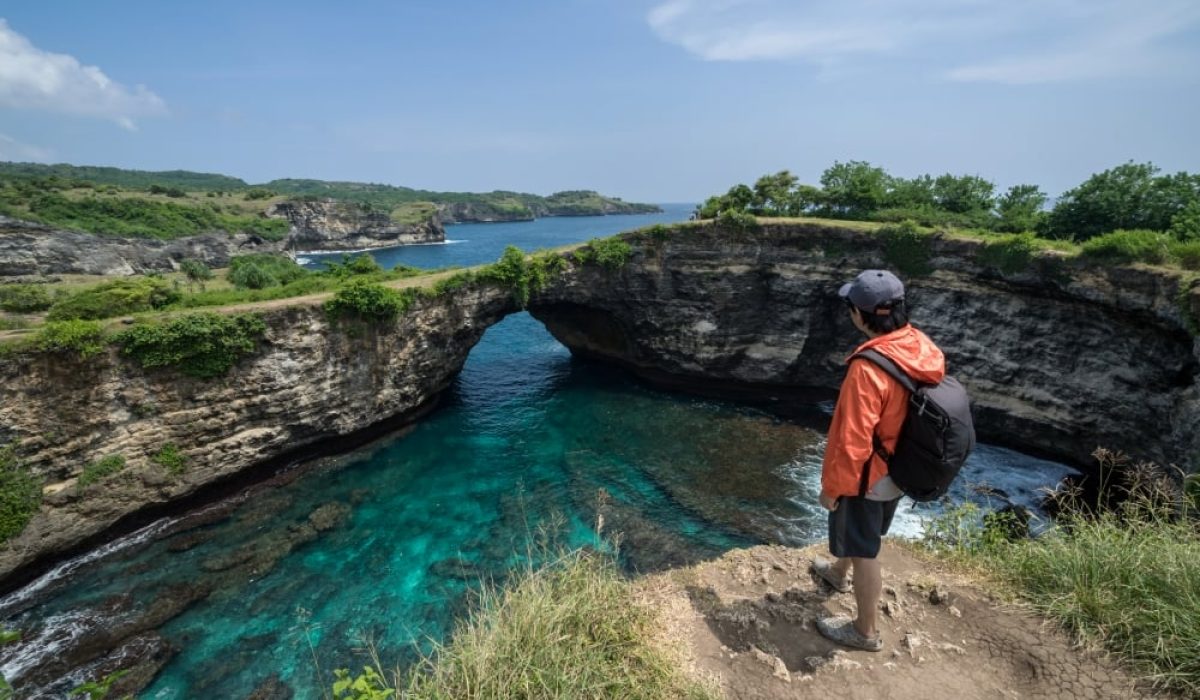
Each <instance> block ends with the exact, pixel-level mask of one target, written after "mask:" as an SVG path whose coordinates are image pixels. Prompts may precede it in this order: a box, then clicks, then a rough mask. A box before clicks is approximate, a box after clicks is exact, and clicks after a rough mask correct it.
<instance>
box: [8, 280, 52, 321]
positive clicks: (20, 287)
mask: <svg viewBox="0 0 1200 700" xmlns="http://www.w3.org/2000/svg"><path fill="white" fill-rule="evenodd" d="M52 304H54V297H52V296H51V295H50V290H49V289H48V288H47V287H46V285H44V284H0V310H3V311H11V312H13V313H18V314H29V313H36V312H38V311H45V310H46V309H48V308H50V306H51V305H52Z"/></svg>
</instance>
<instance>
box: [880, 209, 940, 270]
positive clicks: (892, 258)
mask: <svg viewBox="0 0 1200 700" xmlns="http://www.w3.org/2000/svg"><path fill="white" fill-rule="evenodd" d="M878 235H879V237H880V238H882V239H883V257H884V259H886V260H887V262H888V263H889V264H890V265H892V266H893V267H895V268H896V269H897V270H899V271H900V272H902V273H903V274H905V275H908V276H910V277H921V276H924V275H928V274H929V273H931V272H933V267H932V266H931V265H930V264H929V258H930V256H931V254H932V251H931V248H930V243H931V240H932V237H933V234H932V233H930V232H928V231H923V230H921V228H920V227H919V226H917V224H916V222H913V221H905V222H902V223H900V224H897V225H895V226H884V227H882V228H880V229H879V232H878Z"/></svg>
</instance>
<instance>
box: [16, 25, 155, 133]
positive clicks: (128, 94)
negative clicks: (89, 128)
mask: <svg viewBox="0 0 1200 700" xmlns="http://www.w3.org/2000/svg"><path fill="white" fill-rule="evenodd" d="M0 107H11V108H17V109H35V110H45V111H51V112H63V113H67V114H78V115H83V116H90V117H100V118H104V119H111V120H113V121H114V122H116V123H117V124H119V125H120V126H122V127H123V128H125V129H129V130H131V131H132V130H135V129H136V128H137V127H136V125H135V124H134V121H133V119H134V117H146V116H156V115H161V114H165V113H166V111H167V108H166V104H165V103H164V102H163V101H162V98H160V97H159V96H158V95H155V94H154V93H153V92H151V91H150V90H149V89H147V88H146V87H145V86H143V85H138V86H136V87H134V88H132V89H130V88H128V87H126V86H124V85H122V84H120V83H117V82H114V81H113V80H112V79H110V78H109V77H108V76H107V75H105V74H104V72H103V71H101V70H100V69H99V68H97V67H96V66H85V65H83V64H81V63H80V62H79V61H78V60H76V59H75V57H73V56H68V55H66V54H61V53H50V52H48V51H43V50H41V49H39V48H37V47H36V46H34V45H33V44H32V43H30V42H29V40H28V39H26V38H25V37H23V36H21V35H20V34H18V33H16V32H15V31H13V30H12V28H11V27H9V26H8V22H6V21H5V20H3V19H0Z"/></svg>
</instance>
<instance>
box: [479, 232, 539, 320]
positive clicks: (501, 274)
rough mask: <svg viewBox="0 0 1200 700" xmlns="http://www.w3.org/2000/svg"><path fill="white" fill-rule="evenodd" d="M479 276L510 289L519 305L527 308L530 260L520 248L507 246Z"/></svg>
mask: <svg viewBox="0 0 1200 700" xmlns="http://www.w3.org/2000/svg"><path fill="white" fill-rule="evenodd" d="M479 276H480V278H481V279H483V280H485V281H488V282H494V283H496V284H498V285H500V286H501V287H503V288H505V289H507V290H509V291H510V292H511V293H512V297H513V301H515V302H517V306H519V307H521V308H525V306H526V305H527V304H529V293H530V287H529V261H528V260H526V259H525V253H523V252H522V251H521V249H520V248H518V247H516V246H513V245H510V246H508V247H507V248H505V249H504V253H503V254H502V255H501V256H500V259H499V260H497V261H496V262H494V263H492V264H491V265H488V266H487V267H486V268H484V269H483V270H482V271H480V273H479Z"/></svg>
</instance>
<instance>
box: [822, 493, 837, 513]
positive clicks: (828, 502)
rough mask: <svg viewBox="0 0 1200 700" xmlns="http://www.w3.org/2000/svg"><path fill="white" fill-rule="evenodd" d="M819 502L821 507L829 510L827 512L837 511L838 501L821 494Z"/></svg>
mask: <svg viewBox="0 0 1200 700" xmlns="http://www.w3.org/2000/svg"><path fill="white" fill-rule="evenodd" d="M819 500H820V501H821V507H822V508H824V509H825V510H829V511H833V510H837V507H838V499H836V498H830V497H829V496H826V495H825V494H824V493H822V494H821V495H820V497H819Z"/></svg>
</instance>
